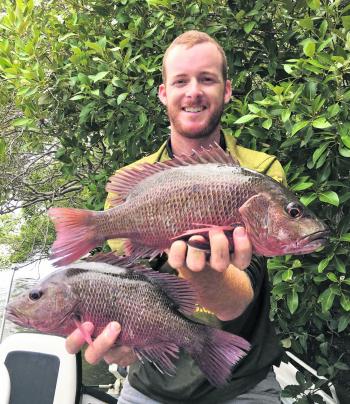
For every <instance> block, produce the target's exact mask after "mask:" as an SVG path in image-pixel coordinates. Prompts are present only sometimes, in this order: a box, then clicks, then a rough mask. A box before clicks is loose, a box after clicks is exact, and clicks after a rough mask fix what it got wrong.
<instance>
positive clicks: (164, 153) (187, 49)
mask: <svg viewBox="0 0 350 404" xmlns="http://www.w3.org/2000/svg"><path fill="white" fill-rule="evenodd" d="M159 98H160V101H161V102H162V103H163V104H164V105H165V106H166V108H167V113H168V117H169V121H170V138H169V140H168V141H167V142H166V143H165V144H163V146H162V147H161V148H160V149H159V150H158V151H157V152H156V153H154V154H152V155H151V156H148V157H146V158H144V159H142V160H140V161H138V162H136V163H134V164H140V163H141V162H146V161H147V162H151V163H154V162H156V161H163V160H166V159H169V158H172V157H173V155H181V154H189V153H190V152H191V150H192V149H194V150H198V149H199V148H200V147H202V146H204V147H206V146H209V145H210V144H213V143H214V142H217V143H218V144H220V145H221V147H223V148H225V149H226V150H227V151H228V152H229V153H231V154H232V155H234V156H235V157H236V158H237V159H238V161H239V162H240V164H241V165H242V166H246V167H249V168H252V169H255V170H257V171H260V172H264V173H266V174H268V175H270V176H272V177H274V178H275V179H277V180H278V181H281V182H285V177H284V173H283V170H282V168H281V165H280V164H279V162H278V161H277V160H276V159H275V157H273V156H268V155H266V154H264V153H259V152H255V151H252V150H248V149H245V148H243V147H240V146H238V145H236V143H235V140H234V139H233V138H232V137H230V136H225V135H224V134H223V133H222V132H221V128H220V118H221V115H222V113H223V108H224V105H225V104H226V103H228V102H229V100H230V98H231V82H230V81H229V80H227V62H226V56H225V54H224V52H223V50H222V48H221V47H220V45H219V44H218V43H217V42H216V41H215V40H213V39H212V38H211V37H210V36H208V35H207V34H205V33H202V32H198V31H188V32H186V33H184V34H182V35H180V36H179V37H178V38H176V39H175V41H174V42H173V43H172V44H171V45H170V47H169V48H168V49H167V51H166V53H165V55H164V59H163V84H161V85H160V87H159ZM107 206H108V199H107ZM193 238H194V239H196V238H199V239H200V238H201V236H193ZM209 239H210V246H211V254H210V259H209V262H208V261H207V256H206V254H205V253H204V252H203V251H200V250H197V249H195V248H193V247H190V246H188V245H187V244H186V243H185V242H184V241H175V242H174V243H173V244H172V246H171V248H170V250H169V251H168V264H169V265H170V266H171V267H172V268H174V269H176V271H177V272H178V274H179V276H182V277H184V278H186V279H188V280H190V281H191V283H192V284H193V286H194V288H195V289H196V291H197V294H198V296H199V302H198V303H199V305H200V306H201V308H200V309H199V312H201V313H202V314H203V312H204V313H205V316H206V317H207V321H212V322H213V323H215V324H216V326H220V327H221V328H223V329H224V330H226V331H229V332H232V333H235V334H239V335H241V336H243V337H244V338H246V339H247V340H248V341H249V342H250V343H251V344H252V349H251V351H250V352H249V354H248V355H247V357H246V358H244V359H243V360H242V361H241V362H240V363H239V364H238V366H236V368H235V369H234V370H233V372H232V380H231V381H230V382H229V383H228V384H227V385H226V386H224V387H222V388H219V389H218V388H214V387H213V386H211V385H210V384H209V382H208V381H207V380H206V379H205V377H204V376H203V374H202V373H201V371H200V370H199V369H198V368H197V366H196V365H195V363H194V362H193V360H192V359H191V358H190V357H189V356H187V355H186V354H184V353H182V354H181V358H180V360H179V361H177V363H176V365H177V374H176V376H175V377H173V378H171V377H169V376H167V375H163V374H161V373H160V372H159V371H158V370H157V369H155V368H154V367H153V365H152V364H150V363H145V364H141V363H140V362H138V361H137V358H136V356H135V354H134V353H133V351H132V350H131V349H130V348H128V347H118V348H114V347H113V344H114V342H115V341H116V340H117V338H118V334H119V332H120V325H119V324H118V323H115V322H113V323H111V324H109V326H107V327H106V329H105V331H104V332H103V333H102V334H101V335H100V336H99V337H97V338H96V339H95V341H94V342H93V344H92V345H91V346H89V347H88V348H87V350H86V352H85V357H86V360H87V361H88V362H90V363H92V364H94V363H97V362H98V361H99V360H100V359H102V358H103V359H104V360H105V361H106V362H107V363H118V364H120V365H122V366H127V365H131V367H130V371H129V380H128V381H127V382H126V384H125V386H124V388H123V391H122V395H121V397H120V399H119V402H120V403H121V404H126V403H128V404H137V403H140V404H141V403H153V404H155V403H159V402H160V403H195V402H197V403H219V402H223V403H224V402H225V403H236V402H237V403H238V402H239V403H241V402H242V403H243V402H245V403H250V402H256V403H278V402H280V400H279V392H280V389H279V386H278V383H277V382H276V380H275V378H274V375H273V372H272V370H271V369H272V365H273V364H275V363H278V362H279V359H280V356H281V349H280V347H279V344H278V341H277V339H276V336H275V333H274V330H273V327H272V325H271V323H270V321H269V288H268V280H267V274H266V265H265V261H264V260H263V259H257V258H255V257H253V258H252V245H251V243H250V241H249V239H248V237H247V235H246V233H245V230H244V228H242V227H239V228H236V229H235V231H234V233H233V242H234V251H235V252H234V254H230V251H229V241H228V239H227V237H226V236H225V234H224V233H223V232H222V231H218V230H215V229H213V230H212V231H211V232H210V234H209ZM110 245H111V247H112V249H114V250H118V251H120V248H121V246H122V242H121V241H115V240H112V241H111V242H110ZM83 327H84V328H85V329H86V330H87V331H88V332H89V333H91V332H92V330H93V325H92V324H91V323H85V324H84V325H83ZM83 344H84V338H83V336H82V334H81V332H80V331H79V330H76V331H75V332H73V333H72V334H71V335H70V336H69V337H68V338H67V350H68V351H69V352H72V353H74V352H77V351H78V350H79V349H80V348H81V347H82V345H83Z"/></svg>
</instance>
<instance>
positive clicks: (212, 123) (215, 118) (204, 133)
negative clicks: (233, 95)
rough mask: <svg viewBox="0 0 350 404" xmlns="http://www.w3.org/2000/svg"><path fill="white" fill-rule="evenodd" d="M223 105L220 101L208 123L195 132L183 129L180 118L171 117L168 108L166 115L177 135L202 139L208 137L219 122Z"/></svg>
mask: <svg viewBox="0 0 350 404" xmlns="http://www.w3.org/2000/svg"><path fill="white" fill-rule="evenodd" d="M224 105H225V104H224V103H222V104H221V105H220V107H218V108H217V109H216V110H215V111H214V113H213V114H212V115H211V116H210V119H209V122H208V125H206V126H205V127H204V128H203V129H201V130H200V131H196V132H192V131H187V130H184V129H183V128H182V124H181V119H178V118H177V117H175V118H173V117H172V114H171V112H170V111H169V110H168V116H169V120H170V123H171V124H172V126H173V127H174V129H175V130H176V132H177V133H178V134H179V135H181V136H183V137H187V138H190V139H203V138H207V137H209V136H210V135H211V134H212V133H213V132H214V131H215V129H216V128H217V127H218V125H219V124H220V120H221V116H222V114H223V112H224Z"/></svg>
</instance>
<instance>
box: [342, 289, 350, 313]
mask: <svg viewBox="0 0 350 404" xmlns="http://www.w3.org/2000/svg"><path fill="white" fill-rule="evenodd" d="M340 305H341V307H342V308H343V309H344V310H345V311H350V298H349V297H348V296H345V294H344V293H343V294H342V295H341V297H340Z"/></svg>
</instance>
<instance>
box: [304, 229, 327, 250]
mask: <svg viewBox="0 0 350 404" xmlns="http://www.w3.org/2000/svg"><path fill="white" fill-rule="evenodd" d="M330 233H331V232H330V231H329V230H319V231H316V232H314V233H311V234H308V235H307V236H305V237H303V238H301V239H300V240H299V241H298V242H297V247H301V248H302V251H303V252H309V251H310V252H311V251H314V250H316V249H317V248H319V247H322V246H324V245H325V244H327V243H328V241H329V236H330Z"/></svg>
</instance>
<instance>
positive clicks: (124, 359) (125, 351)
mask: <svg viewBox="0 0 350 404" xmlns="http://www.w3.org/2000/svg"><path fill="white" fill-rule="evenodd" d="M103 359H104V360H105V361H106V362H107V363H108V364H111V363H117V364H118V365H120V366H125V367H126V366H129V365H131V364H132V363H134V362H136V361H137V359H138V358H137V355H136V354H135V352H134V350H133V349H132V348H130V347H128V346H120V347H115V348H112V349H110V350H109V351H108V352H107V353H106V355H105V356H104V357H103Z"/></svg>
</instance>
